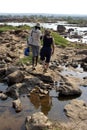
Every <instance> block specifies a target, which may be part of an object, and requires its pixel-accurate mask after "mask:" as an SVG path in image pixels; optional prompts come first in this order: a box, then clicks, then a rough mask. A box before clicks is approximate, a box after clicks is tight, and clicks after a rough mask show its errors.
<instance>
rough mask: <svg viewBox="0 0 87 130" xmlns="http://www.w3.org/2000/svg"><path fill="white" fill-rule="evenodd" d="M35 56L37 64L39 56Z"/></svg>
mask: <svg viewBox="0 0 87 130" xmlns="http://www.w3.org/2000/svg"><path fill="white" fill-rule="evenodd" d="M35 58H36V64H35V65H36V66H37V62H38V56H36V57H35Z"/></svg>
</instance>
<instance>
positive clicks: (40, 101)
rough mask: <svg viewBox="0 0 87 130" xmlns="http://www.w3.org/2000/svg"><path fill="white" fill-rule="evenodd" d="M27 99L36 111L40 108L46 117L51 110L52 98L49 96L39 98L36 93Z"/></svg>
mask: <svg viewBox="0 0 87 130" xmlns="http://www.w3.org/2000/svg"><path fill="white" fill-rule="evenodd" d="M29 99H30V102H31V103H32V104H33V105H34V107H35V108H36V109H38V108H39V107H40V109H41V112H43V113H44V114H45V115H48V112H49V111H50V110H51V106H52V98H51V97H50V96H49V94H47V95H45V96H43V97H40V96H39V94H38V93H32V94H31V96H30V98H29Z"/></svg>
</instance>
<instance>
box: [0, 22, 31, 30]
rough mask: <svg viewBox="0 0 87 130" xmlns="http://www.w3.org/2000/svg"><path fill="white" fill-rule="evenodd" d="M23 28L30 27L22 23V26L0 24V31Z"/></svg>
mask: <svg viewBox="0 0 87 130" xmlns="http://www.w3.org/2000/svg"><path fill="white" fill-rule="evenodd" d="M24 29H30V27H29V26H28V25H22V26H12V25H6V24H4V25H0V32H4V31H10V30H24Z"/></svg>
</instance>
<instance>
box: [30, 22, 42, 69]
mask: <svg viewBox="0 0 87 130" xmlns="http://www.w3.org/2000/svg"><path fill="white" fill-rule="evenodd" d="M30 35H31V39H32V42H31V43H29V44H30V46H31V50H32V69H33V70H35V67H36V66H37V63H38V56H39V51H40V46H41V43H40V37H41V35H42V33H41V27H40V23H37V24H36V25H35V26H34V28H33V29H32V30H31V33H30Z"/></svg>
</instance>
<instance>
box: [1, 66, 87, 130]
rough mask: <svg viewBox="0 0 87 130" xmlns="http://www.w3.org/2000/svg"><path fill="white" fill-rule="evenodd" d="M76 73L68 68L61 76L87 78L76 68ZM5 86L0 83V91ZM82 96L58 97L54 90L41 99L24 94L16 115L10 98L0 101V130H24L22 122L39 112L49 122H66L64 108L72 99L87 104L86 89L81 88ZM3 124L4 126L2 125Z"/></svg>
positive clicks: (34, 95)
mask: <svg viewBox="0 0 87 130" xmlns="http://www.w3.org/2000/svg"><path fill="white" fill-rule="evenodd" d="M77 70H78V71H73V70H72V71H70V70H68V68H64V71H63V72H62V74H63V75H64V74H68V75H73V76H76V77H77V76H78V77H80V78H83V77H84V76H87V73H85V72H83V70H82V69H81V68H80V67H78V68H77ZM6 88H7V85H6V84H3V83H0V90H1V91H5V89H6ZM80 89H81V90H82V95H81V96H80V97H68V98H67V97H66V98H63V97H60V96H59V93H58V92H56V91H55V90H54V89H53V90H51V91H50V93H49V95H47V96H46V97H43V98H39V96H38V94H37V93H36V94H32V96H31V97H27V95H26V94H24V95H21V97H20V99H21V102H22V105H23V110H22V111H21V112H19V113H16V112H15V110H14V108H13V107H12V101H13V99H12V98H8V99H7V100H5V101H2V100H0V130H25V126H24V121H25V118H26V116H28V115H32V114H33V113H35V112H38V111H41V112H43V113H44V114H45V115H46V116H48V117H49V119H50V120H53V121H55V120H56V121H66V122H67V121H68V118H67V117H66V115H65V113H64V110H63V109H64V106H65V105H66V104H68V103H69V102H70V101H71V100H72V99H75V98H77V99H82V100H84V101H86V102H87V87H83V86H81V87H80ZM3 123H4V124H3Z"/></svg>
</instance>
